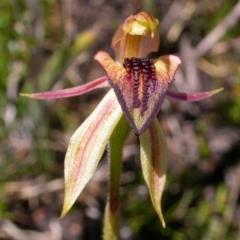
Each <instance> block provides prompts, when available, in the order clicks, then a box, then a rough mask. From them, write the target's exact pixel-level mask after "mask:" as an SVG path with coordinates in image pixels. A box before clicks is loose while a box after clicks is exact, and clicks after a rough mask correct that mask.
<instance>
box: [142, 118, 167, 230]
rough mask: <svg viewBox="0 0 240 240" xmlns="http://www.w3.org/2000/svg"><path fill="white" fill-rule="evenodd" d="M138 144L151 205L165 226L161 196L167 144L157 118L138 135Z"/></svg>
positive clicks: (164, 178) (164, 176)
mask: <svg viewBox="0 0 240 240" xmlns="http://www.w3.org/2000/svg"><path fill="white" fill-rule="evenodd" d="M140 145H141V150H140V151H141V165H142V171H143V177H144V179H145V181H146V183H147V185H148V188H149V192H150V196H151V200H152V204H153V207H154V208H155V210H156V212H157V214H158V216H159V218H160V221H161V222H162V225H163V227H165V222H164V219H163V215H162V210H161V198H162V193H163V189H164V185H165V180H166V163H167V145H166V141H165V138H164V135H163V132H162V130H161V128H160V125H159V122H158V121H157V119H155V120H154V121H153V122H152V123H151V125H150V126H149V128H148V129H147V130H146V131H145V132H144V133H143V134H142V135H141V136H140Z"/></svg>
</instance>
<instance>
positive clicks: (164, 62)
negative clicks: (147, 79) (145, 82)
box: [154, 55, 181, 85]
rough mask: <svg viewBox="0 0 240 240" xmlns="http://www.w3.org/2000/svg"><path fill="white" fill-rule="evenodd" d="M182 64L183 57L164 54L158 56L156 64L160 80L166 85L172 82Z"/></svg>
mask: <svg viewBox="0 0 240 240" xmlns="http://www.w3.org/2000/svg"><path fill="white" fill-rule="evenodd" d="M180 64H181V59H180V58H179V57H177V56H175V55H164V56H161V57H160V58H158V60H157V61H156V62H155V64H154V65H155V67H156V75H157V78H158V81H160V82H163V83H164V84H165V85H167V84H170V83H171V82H172V81H173V79H174V77H175V74H176V71H177V69H178V67H179V65H180Z"/></svg>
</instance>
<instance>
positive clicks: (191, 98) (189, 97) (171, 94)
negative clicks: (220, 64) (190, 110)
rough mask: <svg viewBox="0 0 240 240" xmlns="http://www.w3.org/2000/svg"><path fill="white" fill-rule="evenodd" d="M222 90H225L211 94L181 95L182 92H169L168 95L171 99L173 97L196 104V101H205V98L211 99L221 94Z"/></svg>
mask: <svg viewBox="0 0 240 240" xmlns="http://www.w3.org/2000/svg"><path fill="white" fill-rule="evenodd" d="M222 90H223V88H220V89H217V90H214V91H210V92H197V93H180V92H178V93H176V92H171V91H169V90H168V91H167V95H168V96H169V97H172V98H175V99H178V100H181V101H187V102H196V101H200V100H203V99H205V98H209V97H211V96H212V95H214V94H216V93H219V92H221V91H222Z"/></svg>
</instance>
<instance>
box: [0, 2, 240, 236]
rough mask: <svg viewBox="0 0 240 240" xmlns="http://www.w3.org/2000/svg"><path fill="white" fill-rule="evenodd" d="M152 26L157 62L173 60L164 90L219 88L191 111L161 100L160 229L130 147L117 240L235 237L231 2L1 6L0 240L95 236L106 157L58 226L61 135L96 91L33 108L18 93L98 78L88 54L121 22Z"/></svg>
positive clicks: (237, 95)
mask: <svg viewBox="0 0 240 240" xmlns="http://www.w3.org/2000/svg"><path fill="white" fill-rule="evenodd" d="M142 10H145V11H149V12H151V13H152V14H153V15H154V16H155V17H156V18H157V19H159V20H160V26H159V31H160V34H161V46H160V49H159V52H158V53H155V54H153V55H152V57H154V58H156V57H158V56H160V55H163V54H170V53H172V54H177V55H180V56H181V58H182V60H183V64H182V66H181V68H180V69H179V70H178V73H177V75H176V80H175V81H174V83H173V85H172V86H171V89H172V90H175V91H180V92H197V91H210V90H213V89H216V88H221V87H224V91H223V92H221V93H219V94H218V95H216V96H213V97H212V98H210V99H207V100H204V101H202V102H198V103H186V102H178V101H175V100H171V99H166V101H165V103H164V104H163V107H162V111H161V112H160V114H159V121H160V123H161V125H162V127H163V130H164V132H165V135H166V138H167V142H168V149H169V156H168V177H167V184H166V188H165V192H164V196H163V203H162V205H163V206H162V207H163V213H164V216H165V219H166V222H167V227H166V228H165V229H163V228H162V226H161V225H160V222H159V220H158V217H157V215H156V213H155V212H154V210H153V208H152V205H151V201H150V198H149V195H148V190H147V187H146V185H145V183H144V181H143V177H142V173H141V167H140V163H139V145H138V140H137V138H136V137H135V136H134V135H133V134H132V135H131V137H130V138H129V140H128V142H127V144H126V147H125V149H124V160H123V174H122V186H121V208H122V209H121V211H122V213H121V230H120V236H121V237H120V238H121V239H126V240H128V239H130V240H131V239H132V240H143V239H152V240H159V239H164V240H187V239H199V240H215V239H216V240H221V239H225V240H236V239H240V198H239V192H240V36H239V33H240V30H239V29H240V21H239V17H240V2H239V1H236V0H235V1H234V0H212V1H209V0H201V1H198V0H185V1H184V0H161V1H160V0H155V1H150V0H149V1H147V0H140V1H139V0H132V1H128V0H114V1H110V0H98V1H97V0H89V1H87V0H82V1H80V0H61V1H57V0H32V1H31V0H11V1H10V0H1V1H0V95H1V97H0V239H4V240H10V239H13V240H28V239H29V240H32V239H34V240H43V239H44V240H46V239H49V240H50V239H51V240H77V239H84V240H87V239H90V240H98V239H101V229H102V219H103V210H104V205H105V202H106V192H107V178H108V169H107V159H106V155H104V157H103V159H102V161H101V163H100V165H99V168H98V170H97V172H96V173H95V175H94V177H93V179H92V180H91V182H90V183H89V184H88V185H87V187H86V188H85V190H84V192H83V193H82V194H81V195H80V197H79V199H78V200H77V202H76V204H75V205H74V207H73V209H72V210H71V211H70V212H69V214H68V215H67V216H66V217H65V218H64V219H63V220H61V221H59V220H58V217H59V215H60V212H61V208H62V203H63V191H64V189H63V162H64V155H65V152H66V149H67V146H68V142H69V138H70V136H71V135H72V134H73V132H74V131H75V129H77V127H78V126H79V125H80V124H81V123H82V122H83V121H84V119H85V118H86V117H87V116H88V115H89V114H90V113H91V112H92V111H93V109H94V108H95V106H96V105H97V104H98V102H99V101H100V100H101V99H102V97H103V96H104V94H105V93H106V90H96V91H94V92H91V93H88V94H86V95H83V96H80V97H73V98H69V99H61V100H51V101H49V100H48V101H37V100H32V99H26V98H23V97H19V96H18V94H19V92H39V91H47V90H52V89H62V88H67V87H72V86H77V85H80V84H83V83H87V82H89V81H91V80H93V79H95V78H97V77H100V76H102V75H103V74H104V73H103V70H102V69H101V67H100V66H99V64H97V63H96V62H95V61H94V60H93V56H94V54H95V53H96V52H97V51H98V50H105V51H107V52H108V53H110V54H111V55H112V56H113V51H112V49H111V48H110V45H111V38H112V36H113V34H114V32H115V31H116V29H117V27H118V26H119V25H120V24H121V23H122V22H123V21H124V20H125V19H126V18H127V17H128V16H129V15H131V14H136V13H137V12H139V11H142Z"/></svg>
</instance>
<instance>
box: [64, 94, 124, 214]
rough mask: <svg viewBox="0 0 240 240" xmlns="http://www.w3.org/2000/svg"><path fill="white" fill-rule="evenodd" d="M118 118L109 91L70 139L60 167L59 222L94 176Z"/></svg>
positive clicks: (118, 108) (117, 108)
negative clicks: (62, 182) (62, 190)
mask: <svg viewBox="0 0 240 240" xmlns="http://www.w3.org/2000/svg"><path fill="white" fill-rule="evenodd" d="M121 116H122V111H121V108H120V106H119V104H118V102H117V99H116V97H115V95H114V92H113V91H112V90H110V91H109V92H108V94H107V95H106V96H105V97H104V99H103V100H102V101H101V102H100V104H99V105H98V106H97V108H96V109H95V110H94V112H93V113H92V114H91V115H90V116H89V117H88V118H87V119H86V120H85V121H84V123H83V124H82V125H81V126H80V127H79V128H78V129H77V131H76V132H75V133H74V134H73V136H72V137H71V140H70V143H69V146H68V150H67V153H66V157H65V163H64V175H65V176H64V177H65V196H64V206H63V210H62V214H61V218H62V217H64V216H65V214H66V213H67V212H68V210H69V209H70V208H71V206H72V205H73V203H74V202H75V201H76V199H77V197H78V196H79V194H80V193H81V191H82V189H83V188H84V187H85V185H86V184H87V182H88V181H89V179H90V178H91V177H92V175H93V173H94V172H95V169H96V167H97V165H98V162H99V160H100V159H101V157H102V154H103V152H104V150H105V147H106V144H107V142H108V140H109V138H110V136H111V134H112V131H113V129H114V128H115V126H116V124H117V123H118V121H119V119H120V118H121Z"/></svg>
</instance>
